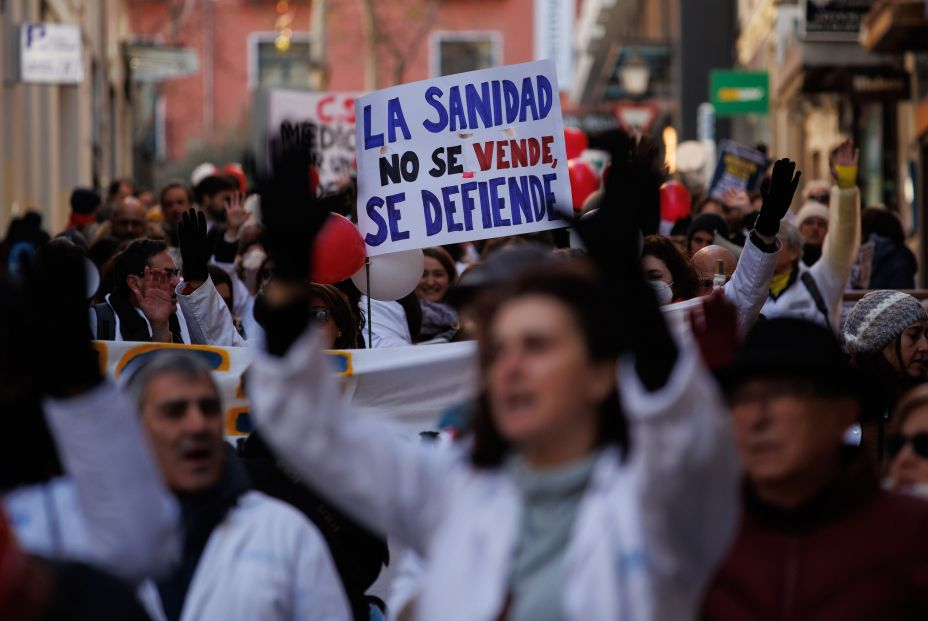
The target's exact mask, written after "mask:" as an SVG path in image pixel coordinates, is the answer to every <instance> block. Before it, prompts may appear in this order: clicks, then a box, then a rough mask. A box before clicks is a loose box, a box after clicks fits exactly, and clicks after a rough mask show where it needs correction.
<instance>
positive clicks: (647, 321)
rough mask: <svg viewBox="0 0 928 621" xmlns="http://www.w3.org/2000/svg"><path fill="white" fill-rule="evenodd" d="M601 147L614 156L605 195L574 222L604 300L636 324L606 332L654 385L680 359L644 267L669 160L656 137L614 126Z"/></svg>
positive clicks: (619, 318) (620, 318)
mask: <svg viewBox="0 0 928 621" xmlns="http://www.w3.org/2000/svg"><path fill="white" fill-rule="evenodd" d="M600 148H603V149H604V150H607V151H609V153H610V154H611V158H612V159H611V167H612V168H611V171H610V173H609V177H608V179H607V182H606V187H605V192H604V195H603V200H602V203H601V206H600V208H599V210H597V211H596V212H595V213H594V214H588V215H587V216H584V217H583V218H581V219H580V220H577V221H575V222H574V227H575V228H576V230H577V233H578V234H579V235H580V237H581V239H582V240H583V243H584V245H585V246H586V248H587V251H588V252H589V254H590V258H591V259H592V260H593V262H594V263H595V264H596V266H597V267H598V268H599V270H600V272H601V273H602V275H603V285H604V291H603V303H604V304H608V305H609V306H610V307H611V312H612V313H613V314H614V315H615V317H616V320H615V322H613V323H614V325H615V326H624V327H626V328H627V327H628V326H633V327H634V328H633V329H622V330H619V331H618V334H607V335H606V338H614V339H616V342H617V347H618V349H619V350H624V351H629V352H631V353H632V355H633V356H634V358H635V369H636V371H637V374H638V376H639V378H640V379H641V382H642V384H643V385H644V386H645V387H646V388H647V389H648V390H652V391H653V390H657V389H659V388H660V387H662V386H663V385H664V384H665V383H666V382H667V378H668V377H669V376H670V372H671V371H672V370H673V367H674V364H675V363H676V360H677V347H676V345H675V344H674V342H673V338H672V337H671V336H670V333H669V332H668V330H667V325H666V323H665V322H664V317H663V315H662V314H661V311H660V310H659V306H658V303H657V299H656V297H655V295H654V290H653V289H652V288H651V287H650V285H649V284H648V283H647V281H646V280H645V277H644V272H643V271H642V269H641V242H642V235H647V234H651V233H654V232H656V229H657V225H658V223H659V221H660V186H661V183H662V182H663V178H664V168H663V160H662V159H661V157H660V150H659V149H658V147H657V144H656V143H655V142H653V141H652V140H649V139H647V138H644V139H642V140H641V141H640V142H635V141H634V140H632V139H631V138H630V137H629V136H628V135H627V134H625V133H624V132H618V131H616V132H610V133H609V134H607V135H606V136H604V137H603V138H602V142H601V144H600ZM604 329H609V327H608V326H604Z"/></svg>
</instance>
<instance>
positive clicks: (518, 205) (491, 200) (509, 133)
mask: <svg viewBox="0 0 928 621" xmlns="http://www.w3.org/2000/svg"><path fill="white" fill-rule="evenodd" d="M355 114H356V117H357V126H356V137H355V144H356V153H357V161H358V228H359V229H360V230H361V235H362V237H364V241H365V243H366V244H367V251H368V255H369V256H376V255H379V254H387V253H391V252H397V251H400V250H411V249H414V248H425V247H428V246H437V245H442V244H451V243H456V242H463V241H470V240H476V239H487V238H490V237H502V236H508V235H519V234H524V233H533V232H536V231H545V230H549V229H554V228H560V227H564V226H567V225H568V224H569V220H568V218H569V214H571V213H572V205H571V194H570V181H569V177H568V172H567V151H566V147H565V145H564V126H563V120H562V117H561V106H560V100H559V98H558V85H557V77H556V74H555V69H554V63H553V62H552V61H550V60H542V61H536V62H530V63H523V64H519V65H509V66H506V67H498V68H495V69H485V70H482V71H471V72H468V73H461V74H457V75H452V76H445V77H441V78H435V79H432V80H423V81H421V82H414V83H412V84H403V85H401V86H394V87H392V88H387V89H384V90H381V91H377V92H374V93H371V94H369V95H365V96H363V97H359V98H358V99H357V100H356V101H355Z"/></svg>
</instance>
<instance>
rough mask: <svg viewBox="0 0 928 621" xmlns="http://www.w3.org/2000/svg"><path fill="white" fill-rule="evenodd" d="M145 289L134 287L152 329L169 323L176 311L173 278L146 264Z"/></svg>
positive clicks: (140, 306)
mask: <svg viewBox="0 0 928 621" xmlns="http://www.w3.org/2000/svg"><path fill="white" fill-rule="evenodd" d="M144 283H145V287H144V289H143V288H142V287H139V286H136V287H135V288H133V289H132V292H133V293H135V297H136V298H137V299H138V302H139V308H141V309H142V312H143V313H145V317H147V318H148V321H149V322H150V323H151V324H152V329H153V330H154V329H156V328H159V327H163V326H166V325H168V321H169V319H170V317H171V313H173V312H174V305H175V302H174V292H173V291H172V287H171V279H170V278H169V277H168V276H167V274H165V273H164V272H162V271H160V270H153V269H152V268H150V267H148V266H147V265H146V266H145V276H144Z"/></svg>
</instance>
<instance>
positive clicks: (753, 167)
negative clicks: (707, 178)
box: [709, 140, 767, 200]
mask: <svg viewBox="0 0 928 621" xmlns="http://www.w3.org/2000/svg"><path fill="white" fill-rule="evenodd" d="M766 170H767V156H766V155H764V154H763V153H761V152H760V151H757V150H755V149H750V148H748V147H745V146H743V145H740V144H738V143H737V142H734V141H732V140H722V141H721V142H719V158H718V164H716V166H715V174H713V175H712V183H711V184H709V196H711V197H712V198H717V199H719V200H723V197H724V195H725V191H726V190H743V191H745V192H754V191H756V190H758V189H759V188H760V183H761V181H763V179H764V172H765V171H766Z"/></svg>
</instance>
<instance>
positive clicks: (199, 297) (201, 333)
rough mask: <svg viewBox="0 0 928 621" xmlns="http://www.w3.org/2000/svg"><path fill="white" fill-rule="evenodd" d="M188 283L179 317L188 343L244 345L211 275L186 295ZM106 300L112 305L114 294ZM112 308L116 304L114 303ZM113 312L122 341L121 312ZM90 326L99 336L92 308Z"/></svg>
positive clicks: (180, 296)
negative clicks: (119, 313)
mask: <svg viewBox="0 0 928 621" xmlns="http://www.w3.org/2000/svg"><path fill="white" fill-rule="evenodd" d="M184 286H185V285H184V283H183V282H181V283H178V285H177V289H176V291H177V319H178V323H179V324H180V333H181V338H182V339H183V341H184V343H187V344H188V345H216V346H219V347H243V346H244V345H245V339H243V338H242V336H241V335H240V334H239V333H238V330H236V329H235V324H233V323H232V315H231V314H230V313H229V307H228V306H226V303H225V301H224V300H223V299H222V296H220V295H219V292H218V291H216V287H215V285H213V281H212V279H211V278H207V279H206V281H205V282H204V283H203V284H202V285H200V286H199V287H198V288H197V289H196V290H195V291H193V293H191V294H189V295H184V293H183V291H184ZM106 303H107V304H110V296H109V295H107V296H106ZM110 306H111V307H112V305H111V304H110ZM135 310H136V312H137V313H138V314H139V315H140V316H141V317H142V319H144V320H145V323H146V324H147V325H148V333H149V335H151V324H150V323H149V321H148V318H147V317H145V315H144V313H142V311H141V310H139V309H135ZM113 314H114V315H115V317H116V336H115V338H114V339H113V340H115V341H122V340H123V338H122V332H121V327H120V322H119V315H117V314H116V311H115V309H114V310H113ZM90 329H91V332H92V334H93V335H94V338H96V337H97V315H96V313H95V312H94V311H93V309H91V311H90Z"/></svg>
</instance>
